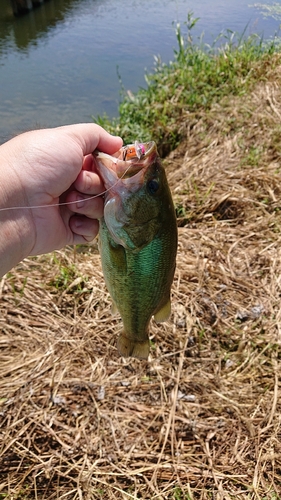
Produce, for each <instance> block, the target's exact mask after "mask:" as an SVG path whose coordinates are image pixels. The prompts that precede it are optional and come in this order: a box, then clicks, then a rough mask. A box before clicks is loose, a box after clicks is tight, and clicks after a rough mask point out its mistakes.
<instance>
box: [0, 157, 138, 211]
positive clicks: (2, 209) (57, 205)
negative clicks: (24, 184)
mask: <svg viewBox="0 0 281 500" xmlns="http://www.w3.org/2000/svg"><path fill="white" fill-rule="evenodd" d="M108 156H110V155H108ZM117 161H118V160H117ZM117 161H116V162H114V160H113V162H114V163H117ZM131 166H132V165H129V166H128V168H127V169H126V170H125V172H124V173H123V174H122V175H121V177H118V179H117V181H116V182H115V184H113V185H112V186H111V187H109V188H108V189H105V191H102V192H101V193H99V194H94V195H93V196H89V197H88V198H83V200H79V201H65V202H60V203H52V204H51V205H50V204H46V205H31V206H30V207H28V206H24V207H9V208H0V212H4V211H6V210H28V209H32V210H33V209H36V208H52V207H62V206H65V205H73V204H74V203H77V204H78V203H79V202H80V201H88V200H93V199H94V198H98V197H99V196H103V195H105V194H106V193H108V192H109V191H111V189H113V188H114V187H115V186H117V184H118V182H119V181H121V180H122V179H123V178H124V177H125V175H126V174H127V172H128V171H129V170H130V168H131Z"/></svg>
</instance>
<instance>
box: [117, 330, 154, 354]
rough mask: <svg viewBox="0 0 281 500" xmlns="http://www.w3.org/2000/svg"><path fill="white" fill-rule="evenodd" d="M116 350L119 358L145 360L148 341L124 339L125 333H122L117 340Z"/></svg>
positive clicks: (147, 351) (147, 352)
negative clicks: (130, 357)
mask: <svg viewBox="0 0 281 500" xmlns="http://www.w3.org/2000/svg"><path fill="white" fill-rule="evenodd" d="M117 349H118V352H119V354H120V355H121V356H123V357H124V358H128V357H129V356H132V357H133V358H138V359H147V358H148V355H149V340H148V339H147V340H145V341H144V342H139V341H138V340H133V339H130V338H128V337H126V335H125V332H122V333H121V335H120V336H119V338H118V340H117Z"/></svg>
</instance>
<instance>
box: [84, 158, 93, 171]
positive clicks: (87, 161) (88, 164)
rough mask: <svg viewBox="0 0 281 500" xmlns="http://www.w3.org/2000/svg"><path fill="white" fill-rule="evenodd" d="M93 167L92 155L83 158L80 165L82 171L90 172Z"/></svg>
mask: <svg viewBox="0 0 281 500" xmlns="http://www.w3.org/2000/svg"><path fill="white" fill-rule="evenodd" d="M94 165H95V164H94V157H93V155H87V156H84V161H83V165H82V168H83V170H89V171H92V170H93V168H94Z"/></svg>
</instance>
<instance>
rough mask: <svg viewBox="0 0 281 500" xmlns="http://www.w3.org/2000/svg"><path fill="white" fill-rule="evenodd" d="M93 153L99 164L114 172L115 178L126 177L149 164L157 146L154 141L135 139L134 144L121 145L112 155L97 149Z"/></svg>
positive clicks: (152, 159) (154, 155) (131, 175)
mask: <svg viewBox="0 0 281 500" xmlns="http://www.w3.org/2000/svg"><path fill="white" fill-rule="evenodd" d="M93 155H94V156H95V158H96V159H97V161H98V164H99V166H100V167H101V165H102V166H103V167H106V168H107V169H109V170H110V171H111V172H113V173H114V174H115V176H116V177H115V178H118V179H128V178H130V177H133V176H134V175H136V174H137V173H138V172H140V171H141V170H143V169H146V168H147V167H148V166H149V165H151V163H152V162H153V161H154V158H155V157H156V156H157V148H156V144H155V142H154V141H149V142H144V143H143V142H139V141H135V143H134V144H128V145H127V146H123V147H122V148H121V149H119V150H118V151H117V152H116V153H114V154H113V155H108V154H106V153H102V152H101V151H97V150H96V151H94V153H93ZM101 168H102V167H101Z"/></svg>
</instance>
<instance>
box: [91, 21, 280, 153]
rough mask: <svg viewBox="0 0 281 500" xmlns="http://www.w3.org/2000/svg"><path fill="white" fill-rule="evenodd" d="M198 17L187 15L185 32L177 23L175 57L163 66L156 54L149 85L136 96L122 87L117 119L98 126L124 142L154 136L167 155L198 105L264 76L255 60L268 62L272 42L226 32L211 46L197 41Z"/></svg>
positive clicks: (104, 120)
mask: <svg viewBox="0 0 281 500" xmlns="http://www.w3.org/2000/svg"><path fill="white" fill-rule="evenodd" d="M197 21H198V19H194V18H193V17H192V14H189V15H188V19H187V22H186V23H185V31H186V33H185V36H184V35H183V32H182V31H183V30H182V27H181V26H180V25H179V24H178V25H177V26H176V39H177V44H178V48H177V49H175V50H174V60H173V61H172V62H170V63H169V64H165V63H162V62H161V60H160V59H158V58H155V61H156V62H155V68H154V72H153V73H152V74H146V75H145V78H146V82H147V88H140V89H139V91H138V92H137V93H136V94H134V95H132V94H131V93H130V94H129V93H127V92H126V91H125V89H124V88H123V89H122V102H121V103H120V106H119V117H118V118H115V119H113V120H110V119H109V118H108V117H106V116H103V117H98V119H97V120H96V121H97V122H98V123H99V124H100V125H102V126H103V127H105V128H106V129H107V130H109V131H110V132H111V133H114V134H118V135H121V137H122V138H123V140H124V143H131V142H134V141H135V140H136V139H138V140H142V141H147V140H151V139H153V140H155V141H156V142H157V144H158V148H159V152H160V154H161V155H163V156H165V155H166V154H168V153H169V152H170V151H171V150H173V149H174V148H175V147H176V146H177V145H178V144H179V142H180V140H181V139H182V137H183V135H184V132H185V130H186V123H188V121H189V119H190V117H191V116H192V115H193V117H195V118H196V113H197V112H198V111H200V109H202V108H203V109H205V110H207V109H209V108H210V107H211V105H212V104H213V103H214V102H216V101H220V100H221V99H222V98H223V97H224V96H226V95H240V94H241V95H242V94H244V93H245V92H247V91H248V90H249V88H250V87H251V86H252V85H253V84H254V83H255V82H256V81H257V80H258V79H260V78H262V73H261V71H259V70H256V68H255V62H259V68H260V67H261V65H260V60H261V58H264V64H266V61H267V59H268V58H269V57H271V56H272V54H273V52H274V51H275V50H276V46H275V43H274V42H270V43H263V40H262V38H260V37H258V36H257V35H252V36H250V37H249V38H245V37H244V33H243V34H242V35H238V34H237V33H234V32H232V31H230V30H228V31H227V32H226V34H221V35H220V36H218V37H217V38H216V40H215V41H214V43H213V44H212V46H210V45H207V44H204V43H203V38H202V37H201V38H200V40H199V42H197V43H195V42H194V41H193V37H192V29H193V27H194V25H195V24H196V23H197Z"/></svg>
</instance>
